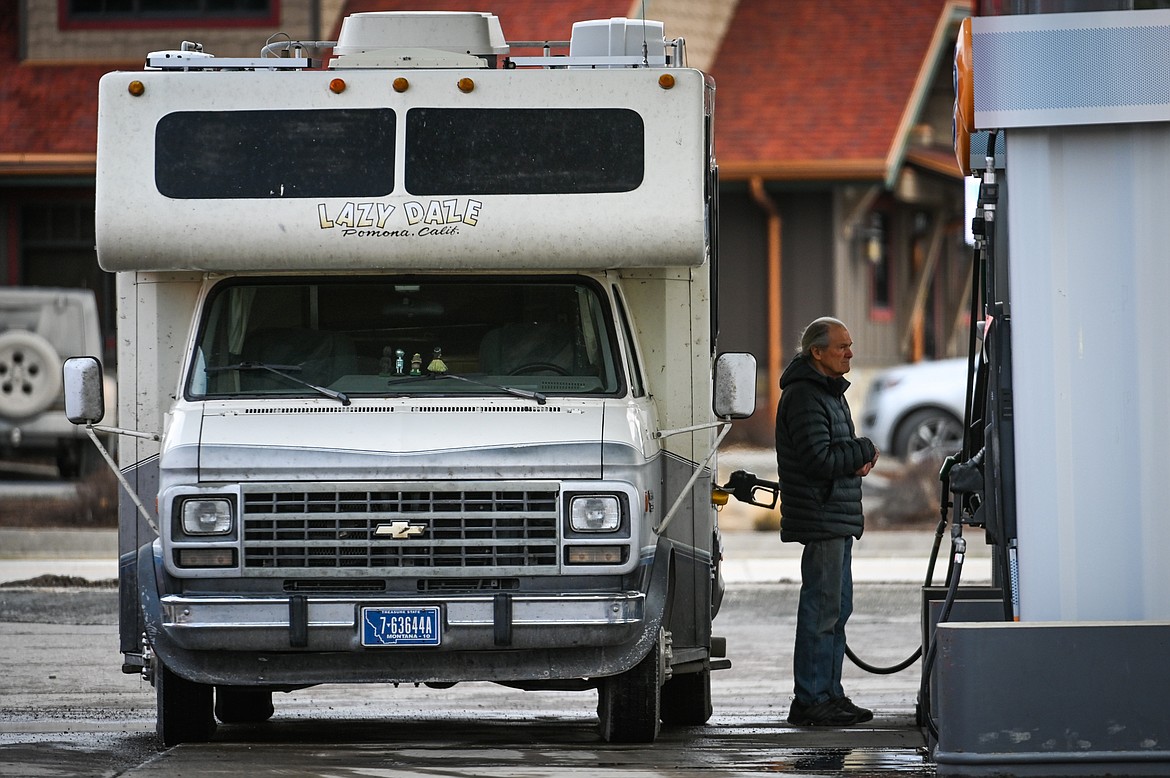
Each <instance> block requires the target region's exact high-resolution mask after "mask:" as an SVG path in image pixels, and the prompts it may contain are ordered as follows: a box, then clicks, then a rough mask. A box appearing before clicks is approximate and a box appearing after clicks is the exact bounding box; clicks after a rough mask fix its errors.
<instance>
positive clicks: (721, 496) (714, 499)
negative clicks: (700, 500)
mask: <svg viewBox="0 0 1170 778" xmlns="http://www.w3.org/2000/svg"><path fill="white" fill-rule="evenodd" d="M729 497H731V495H730V494H728V493H727V492H725V491H723V490H722V489H712V490H711V504H712V505H718V506H720V507H722V506H724V505H726V504H727V500H728V498H729Z"/></svg>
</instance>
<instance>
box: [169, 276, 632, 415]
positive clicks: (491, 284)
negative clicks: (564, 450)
mask: <svg viewBox="0 0 1170 778" xmlns="http://www.w3.org/2000/svg"><path fill="white" fill-rule="evenodd" d="M615 344H616V334H615V333H614V330H613V326H612V316H611V315H610V312H609V306H608V303H607V301H606V300H605V298H604V297H603V296H602V294H601V290H600V288H599V287H597V285H596V284H594V283H593V282H591V281H588V280H585V279H580V278H564V279H561V278H558V279H552V280H549V279H543V278H535V279H529V278H516V279H513V278H506V277H501V278H493V279H486V278H482V277H475V278H459V277H451V278H444V279H417V278H408V277H397V278H395V277H379V278H345V279H328V280H312V279H285V280H263V281H235V282H228V283H225V284H223V285H221V286H220V287H219V288H218V289H217V290H216V292H215V294H214V295H213V296H212V298H211V299H210V301H209V303H208V307H207V310H206V312H205V314H204V318H203V323H202V327H201V331H200V336H199V343H198V346H197V348H196V351H195V354H194V366H193V369H192V371H191V375H190V383H189V384H188V395H189V396H191V397H233V396H257V395H283V396H293V397H313V396H317V395H318V394H320V391H319V390H314V389H313V388H312V387H311V386H309V385H310V384H311V385H313V386H317V387H327V388H329V389H331V390H334V391H339V392H344V393H345V394H347V395H349V396H353V397H360V396H381V397H387V396H400V395H424V394H427V395H478V396H499V395H503V394H507V392H508V389H509V388H511V389H517V390H521V391H522V392H539V393H541V394H562V395H563V394H611V393H614V392H617V391H620V390H621V387H622V382H621V378H620V375H621V373H620V368H619V362H618V357H617V354H618V351H617V349H616V346H615ZM522 396H524V395H523V394H522Z"/></svg>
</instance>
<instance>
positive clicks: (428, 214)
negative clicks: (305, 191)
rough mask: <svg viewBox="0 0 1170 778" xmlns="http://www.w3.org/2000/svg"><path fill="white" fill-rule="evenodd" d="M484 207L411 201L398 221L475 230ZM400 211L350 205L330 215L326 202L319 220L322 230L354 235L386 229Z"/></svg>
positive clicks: (366, 204)
mask: <svg viewBox="0 0 1170 778" xmlns="http://www.w3.org/2000/svg"><path fill="white" fill-rule="evenodd" d="M481 208H483V203H482V202H480V201H479V200H471V199H469V200H467V201H466V202H460V200H459V199H458V198H452V199H448V200H430V201H428V202H426V203H423V202H419V201H417V200H408V201H407V202H404V203H402V209H401V215H400V217H399V218H400V219H404V220H405V222H406V224H407V225H408V226H415V225H418V224H424V225H435V226H446V225H454V224H466V225H468V226H469V227H474V226H475V225H476V224H477V223H478V222H479V213H480V209H481ZM397 210H398V207H397V206H395V205H394V204H392V203H382V202H364V203H354V202H347V203H345V204H344V205H342V206H341V208H340V209H339V210H338V211H337V212H336V213H334V214H330V213H329V205H328V204H327V203H318V204H317V217H318V219H319V221H320V224H321V229H323V230H328V229H333V228H334V227H342V228H345V230H344V231H345V232H346V233H347V234H352V231H353V230H386V229H387V225H388V223H389V222H390V220H391V216H393V215H394V213H395V212H396V211H397ZM433 232H434V231H432V234H433ZM448 234H450V233H448Z"/></svg>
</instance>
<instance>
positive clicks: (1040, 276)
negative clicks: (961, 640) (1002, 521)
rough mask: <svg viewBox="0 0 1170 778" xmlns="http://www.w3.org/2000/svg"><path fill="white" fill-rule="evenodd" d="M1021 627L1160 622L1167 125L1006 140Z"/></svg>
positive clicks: (1169, 191) (1168, 448) (1169, 214)
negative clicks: (1039, 623)
mask: <svg viewBox="0 0 1170 778" xmlns="http://www.w3.org/2000/svg"><path fill="white" fill-rule="evenodd" d="M1007 184H1008V188H1009V189H1008V191H1009V195H1010V196H1009V201H1008V209H1009V210H1008V212H1007V219H1008V224H1009V235H1010V238H1009V239H1010V262H1011V279H1010V280H1011V289H1012V304H1011V314H1012V318H1013V322H1014V323H1013V333H1012V347H1013V369H1014V381H1015V387H1014V388H1015V396H1014V401H1015V405H1014V407H1015V429H1016V461H1017V473H1016V479H1017V500H1018V516H1019V544H1020V549H1019V556H1020V591H1021V618H1022V619H1023V620H1026V621H1039V620H1072V621H1092V620H1129V619H1145V620H1150V619H1161V620H1164V619H1170V572H1168V568H1167V564H1168V559H1170V407H1168V400H1170V354H1168V353H1167V348H1166V338H1167V336H1168V333H1170V208H1168V207H1167V204H1168V203H1170V124H1136V125H1108V126H1094V127H1065V128H1054V129H1014V130H1009V131H1008V133H1007Z"/></svg>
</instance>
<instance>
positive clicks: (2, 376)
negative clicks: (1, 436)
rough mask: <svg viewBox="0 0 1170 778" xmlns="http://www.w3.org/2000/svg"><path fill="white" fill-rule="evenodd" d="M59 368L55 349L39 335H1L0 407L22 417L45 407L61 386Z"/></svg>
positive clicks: (18, 333) (12, 415)
mask: <svg viewBox="0 0 1170 778" xmlns="http://www.w3.org/2000/svg"><path fill="white" fill-rule="evenodd" d="M60 371H61V365H60V361H59V360H58V358H57V352H56V350H55V349H54V348H53V346H52V345H51V344H50V343H49V342H48V341H47V340H45V339H44V338H42V337H41V336H40V335H37V334H35V333H32V332H24V331H12V332H6V333H4V334H3V335H0V411H2V412H3V413H4V415H6V416H10V417H16V418H22V417H25V416H32V415H33V414H35V413H40V412H41V411H43V410H45V409H46V408H48V407H49V406H50V405H52V403H53V400H55V399H56V398H57V393H58V392H59V391H60V390H61V372H60Z"/></svg>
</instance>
